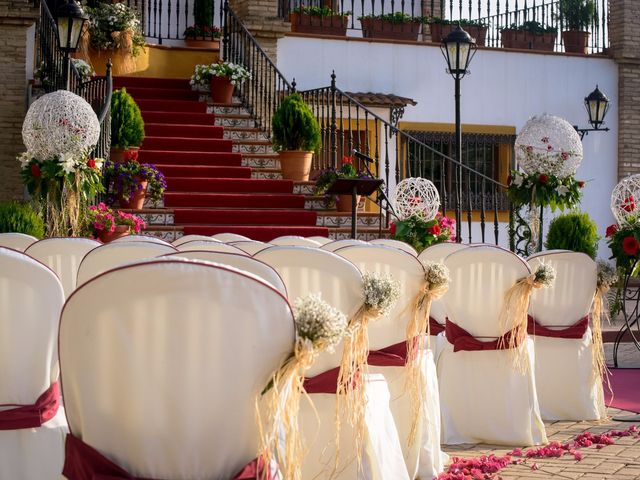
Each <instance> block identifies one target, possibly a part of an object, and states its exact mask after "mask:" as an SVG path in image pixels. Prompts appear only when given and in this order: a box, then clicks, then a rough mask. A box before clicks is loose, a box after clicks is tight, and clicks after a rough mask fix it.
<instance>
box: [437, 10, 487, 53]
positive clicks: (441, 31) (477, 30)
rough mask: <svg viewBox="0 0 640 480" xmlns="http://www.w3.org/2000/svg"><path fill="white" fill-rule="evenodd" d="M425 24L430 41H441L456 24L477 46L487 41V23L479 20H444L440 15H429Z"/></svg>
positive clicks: (481, 45) (483, 44)
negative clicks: (427, 27)
mask: <svg viewBox="0 0 640 480" xmlns="http://www.w3.org/2000/svg"><path fill="white" fill-rule="evenodd" d="M427 24H428V25H429V32H430V34H431V41H432V42H435V43H441V42H442V39H443V38H445V37H446V36H447V35H449V34H450V33H451V31H452V30H453V29H454V28H455V27H456V26H457V25H460V26H461V27H462V28H463V29H464V30H465V31H466V32H467V33H468V34H469V35H471V38H473V39H474V40H475V42H476V45H478V46H479V47H484V46H485V43H486V41H487V25H486V24H485V23H482V22H481V21H479V20H445V19H444V18H440V17H431V18H429V19H428V21H427Z"/></svg>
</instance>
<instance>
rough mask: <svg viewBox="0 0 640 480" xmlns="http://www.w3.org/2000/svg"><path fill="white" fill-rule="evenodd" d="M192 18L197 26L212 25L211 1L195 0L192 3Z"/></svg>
mask: <svg viewBox="0 0 640 480" xmlns="http://www.w3.org/2000/svg"><path fill="white" fill-rule="evenodd" d="M193 19H194V23H195V24H196V25H198V26H199V27H204V26H207V27H212V26H213V2H212V1H211V0H196V1H195V2H194V4H193Z"/></svg>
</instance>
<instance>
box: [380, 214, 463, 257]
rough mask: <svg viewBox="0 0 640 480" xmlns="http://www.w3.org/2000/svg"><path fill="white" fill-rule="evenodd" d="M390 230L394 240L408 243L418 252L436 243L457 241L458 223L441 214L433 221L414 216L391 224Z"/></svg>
mask: <svg viewBox="0 0 640 480" xmlns="http://www.w3.org/2000/svg"><path fill="white" fill-rule="evenodd" d="M389 229H390V231H391V235H392V238H394V239H395V240H400V241H401V242H405V243H408V244H409V245H411V246H412V247H413V248H415V249H416V251H418V252H421V251H422V250H424V249H425V248H427V247H430V246H431V245H435V244H436V243H443V242H455V240H456V221H455V220H454V219H453V218H449V217H444V216H442V214H441V213H440V212H438V214H437V215H436V218H434V219H432V220H425V219H424V218H422V217H419V216H417V215H412V216H411V217H409V218H405V219H404V220H398V221H397V222H391V224H390V225H389Z"/></svg>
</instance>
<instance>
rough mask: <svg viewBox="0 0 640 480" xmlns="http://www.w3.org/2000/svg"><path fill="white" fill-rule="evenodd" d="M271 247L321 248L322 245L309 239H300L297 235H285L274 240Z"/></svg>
mask: <svg viewBox="0 0 640 480" xmlns="http://www.w3.org/2000/svg"><path fill="white" fill-rule="evenodd" d="M269 243H270V244H271V245H283V246H291V247H295V246H298V247H316V248H320V246H322V244H321V243H319V242H316V241H315V240H311V239H310V238H307V237H300V236H297V235H284V236H282V237H278V238H274V239H273V240H271V241H270V242H269Z"/></svg>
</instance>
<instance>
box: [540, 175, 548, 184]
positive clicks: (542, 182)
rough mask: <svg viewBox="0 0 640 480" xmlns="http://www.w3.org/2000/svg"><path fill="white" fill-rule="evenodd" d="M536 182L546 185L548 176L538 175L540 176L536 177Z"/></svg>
mask: <svg viewBox="0 0 640 480" xmlns="http://www.w3.org/2000/svg"><path fill="white" fill-rule="evenodd" d="M538 181H539V182H540V183H541V184H542V185H544V184H545V183H547V182H548V181H549V176H548V175H545V174H544V173H543V174H542V175H540V176H539V177H538Z"/></svg>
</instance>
